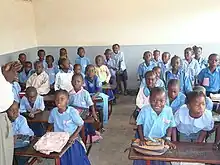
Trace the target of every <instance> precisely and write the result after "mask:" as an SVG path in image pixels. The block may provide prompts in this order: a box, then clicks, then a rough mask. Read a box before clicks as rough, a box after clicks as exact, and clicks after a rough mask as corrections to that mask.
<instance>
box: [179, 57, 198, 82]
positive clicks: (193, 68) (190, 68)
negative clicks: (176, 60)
mask: <svg viewBox="0 0 220 165" xmlns="http://www.w3.org/2000/svg"><path fill="white" fill-rule="evenodd" d="M182 69H183V71H184V72H185V73H186V75H187V76H188V77H189V78H190V80H191V81H195V77H196V76H197V75H198V74H199V72H200V66H199V63H198V61H197V60H195V59H194V58H193V59H192V61H191V62H190V63H189V62H188V61H187V60H185V59H184V60H183V66H182Z"/></svg>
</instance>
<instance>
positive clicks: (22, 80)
mask: <svg viewBox="0 0 220 165" xmlns="http://www.w3.org/2000/svg"><path fill="white" fill-rule="evenodd" d="M33 73H34V70H33V68H32V63H31V62H30V61H26V62H25V64H24V69H23V70H22V71H21V72H20V73H18V81H19V84H20V86H21V89H22V91H23V90H25V88H26V82H27V80H28V78H29V77H30V76H31V75H32V74H33Z"/></svg>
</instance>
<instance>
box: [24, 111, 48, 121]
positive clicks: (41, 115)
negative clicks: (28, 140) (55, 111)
mask: <svg viewBox="0 0 220 165" xmlns="http://www.w3.org/2000/svg"><path fill="white" fill-rule="evenodd" d="M49 116H50V111H46V110H45V111H42V112H41V113H38V114H36V115H35V117H34V118H33V119H30V118H27V121H28V122H29V123H48V118H49Z"/></svg>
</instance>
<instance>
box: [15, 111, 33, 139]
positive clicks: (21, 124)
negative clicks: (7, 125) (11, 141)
mask: <svg viewBox="0 0 220 165" xmlns="http://www.w3.org/2000/svg"><path fill="white" fill-rule="evenodd" d="M12 128H13V135H29V136H34V132H33V131H32V130H31V129H30V128H29V126H28V124H27V120H26V118H25V117H24V116H22V115H18V117H17V118H16V119H15V121H14V122H12Z"/></svg>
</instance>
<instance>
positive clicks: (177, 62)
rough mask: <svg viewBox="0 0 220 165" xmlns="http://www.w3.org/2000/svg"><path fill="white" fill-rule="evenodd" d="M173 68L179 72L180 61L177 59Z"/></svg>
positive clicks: (173, 63)
mask: <svg viewBox="0 0 220 165" xmlns="http://www.w3.org/2000/svg"><path fill="white" fill-rule="evenodd" d="M171 66H172V68H173V69H176V70H178V69H179V67H180V59H179V58H176V59H175V60H173V61H172V63H171Z"/></svg>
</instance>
